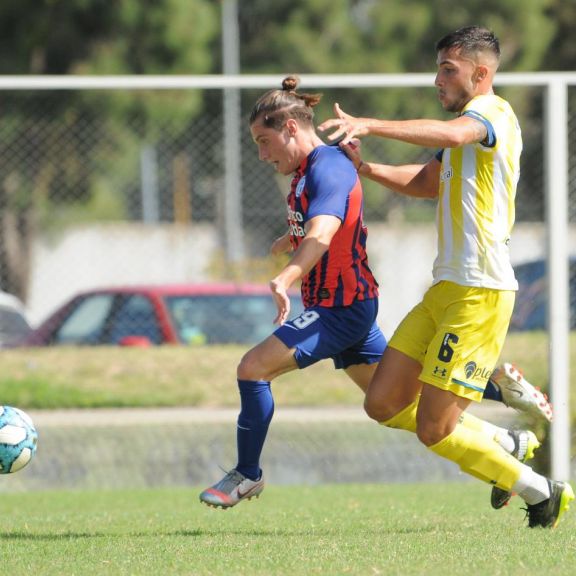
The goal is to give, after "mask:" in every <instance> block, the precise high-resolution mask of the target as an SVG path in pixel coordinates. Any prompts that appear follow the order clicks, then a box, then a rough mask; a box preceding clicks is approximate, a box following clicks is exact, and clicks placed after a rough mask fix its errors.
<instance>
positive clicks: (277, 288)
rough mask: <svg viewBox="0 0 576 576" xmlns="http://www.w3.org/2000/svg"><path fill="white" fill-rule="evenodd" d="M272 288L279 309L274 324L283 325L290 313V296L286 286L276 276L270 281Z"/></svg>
mask: <svg viewBox="0 0 576 576" xmlns="http://www.w3.org/2000/svg"><path fill="white" fill-rule="evenodd" d="M270 290H271V291H272V296H273V298H274V302H275V304H276V309H277V311H278V313H277V315H276V318H275V319H274V324H278V325H279V326H282V324H284V322H286V320H288V316H289V315H290V298H289V297H288V293H287V291H286V287H285V286H284V285H283V284H282V283H281V282H279V281H278V280H277V279H276V278H274V280H271V281H270Z"/></svg>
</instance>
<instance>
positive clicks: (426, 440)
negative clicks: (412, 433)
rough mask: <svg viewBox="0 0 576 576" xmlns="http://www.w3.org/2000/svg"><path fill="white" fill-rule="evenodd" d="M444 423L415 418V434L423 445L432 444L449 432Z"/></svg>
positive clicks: (442, 438)
mask: <svg viewBox="0 0 576 576" xmlns="http://www.w3.org/2000/svg"><path fill="white" fill-rule="evenodd" d="M450 432H451V430H449V429H448V428H447V427H446V426H445V425H442V424H441V423H438V422H430V421H427V420H423V419H420V418H417V419H416V436H418V440H420V442H422V444H424V446H434V444H438V442H440V441H442V440H444V438H446V436H448V435H449V434H450Z"/></svg>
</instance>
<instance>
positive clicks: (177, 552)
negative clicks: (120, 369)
mask: <svg viewBox="0 0 576 576" xmlns="http://www.w3.org/2000/svg"><path fill="white" fill-rule="evenodd" d="M488 494H489V488H488V487H486V486H481V485H477V484H467V483H463V484H460V483H458V484H449V485H425V484H412V485H410V484H408V485H398V484H395V485H386V484H383V485H379V486H375V485H361V486H360V485H324V486H315V487H277V486H272V487H268V488H267V489H266V491H265V492H264V493H263V495H262V497H261V498H260V499H259V500H253V501H251V502H247V503H243V504H241V505H240V506H238V507H237V508H235V509H233V510H229V511H221V510H214V509H210V508H207V507H205V506H202V505H200V504H199V503H198V501H197V490H189V489H171V490H168V489H165V490H141V491H125V492H123V491H116V492H102V491H100V492H96V491H95V492H35V493H30V494H12V495H3V496H2V497H1V509H2V514H3V519H4V521H3V522H2V528H0V554H1V557H2V567H3V572H4V573H6V574H10V575H12V576H17V575H26V576H28V575H30V574H41V575H42V576H49V575H58V576H66V575H73V574H74V575H76V574H77V575H82V576H84V575H92V574H102V575H116V574H118V575H121V574H130V575H139V574H169V575H180V574H194V575H220V574H222V575H230V574H234V575H242V574H246V575H260V574H261V575H274V574H290V575H292V574H298V575H309V574H318V575H328V574H329V575H338V574H359V575H360V574H361V575H366V574H370V575H372V574H376V575H377V574H386V575H396V574H397V575H402V576H405V575H411V574H422V575H427V576H430V575H432V576H433V575H442V576H446V575H450V574H474V575H475V576H476V575H484V574H485V575H489V576H497V575H506V576H509V575H516V574H517V575H522V576H528V575H532V574H534V575H538V576H541V575H542V574H553V575H563V574H566V575H568V574H573V573H574V566H576V514H574V513H573V511H572V514H571V513H570V512H569V513H568V514H566V516H565V517H564V518H563V521H562V522H561V524H560V526H559V527H558V528H557V529H555V530H543V529H535V530H530V529H528V528H527V527H526V525H525V522H524V520H523V516H524V513H523V512H522V511H521V510H520V509H519V506H520V505H519V503H518V502H515V503H514V504H513V505H511V506H509V507H507V508H506V509H504V510H501V511H494V510H491V509H490V508H489V505H488Z"/></svg>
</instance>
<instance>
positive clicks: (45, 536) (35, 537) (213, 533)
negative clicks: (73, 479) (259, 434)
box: [0, 526, 438, 542]
mask: <svg viewBox="0 0 576 576" xmlns="http://www.w3.org/2000/svg"><path fill="white" fill-rule="evenodd" d="M437 531H438V528H437V527H433V526H422V527H414V528H406V527H398V528H384V529H374V530H370V529H369V530H363V532H366V535H367V536H369V535H370V534H372V535H374V536H377V535H382V534H426V533H430V532H437ZM338 534H341V531H340V530H330V529H322V530H274V529H270V530H250V529H246V530H239V529H232V530H226V529H221V530H201V529H196V530H174V531H163V530H159V531H150V532H54V533H49V532H47V533H38V532H34V533H32V532H0V541H2V540H3V541H6V540H14V541H30V542H35V541H38V542H41V541H48V542H58V541H61V540H83V539H86V540H89V539H92V538H93V539H97V538H150V537H153V538H156V537H158V536H184V537H187V538H200V537H204V536H210V537H217V536H223V535H225V536H262V537H268V536H279V537H283V538H284V537H290V536H298V537H302V536H312V535H314V536H336V535H338Z"/></svg>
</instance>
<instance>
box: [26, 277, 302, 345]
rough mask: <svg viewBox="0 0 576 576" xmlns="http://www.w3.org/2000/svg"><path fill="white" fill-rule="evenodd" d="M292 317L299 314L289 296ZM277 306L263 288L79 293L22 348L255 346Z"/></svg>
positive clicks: (133, 288) (210, 286)
mask: <svg viewBox="0 0 576 576" xmlns="http://www.w3.org/2000/svg"><path fill="white" fill-rule="evenodd" d="M290 297H291V305H292V316H295V315H297V314H299V313H300V312H301V311H302V304H301V302H300V298H299V295H298V294H297V293H296V292H294V293H293V294H291V295H290ZM275 317H276V305H275V303H274V300H273V298H272V294H271V293H270V290H269V289H268V287H267V286H260V285H252V284H241V285H238V284H202V285H200V284H189V285H162V286H123V287H115V288H102V289H96V290H90V291H86V292H82V293H81V294H78V295H77V296H74V297H73V298H72V299H71V300H70V301H68V302H66V303H65V304H63V305H62V306H61V307H60V308H58V309H57V310H56V311H55V312H54V313H53V314H51V315H50V316H49V317H48V318H47V319H46V320H45V321H44V322H43V323H42V324H41V325H40V326H39V327H38V328H36V329H35V330H34V331H33V332H32V333H31V334H30V336H29V337H28V338H27V339H26V340H25V342H24V345H26V346H49V345H93V346H94V345H122V346H150V345H158V344H229V343H237V344H254V343H256V342H259V341H260V340H262V339H263V338H265V337H266V336H268V335H269V334H271V333H272V331H273V330H274V325H273V324H272V322H273V320H274V318H275Z"/></svg>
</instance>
